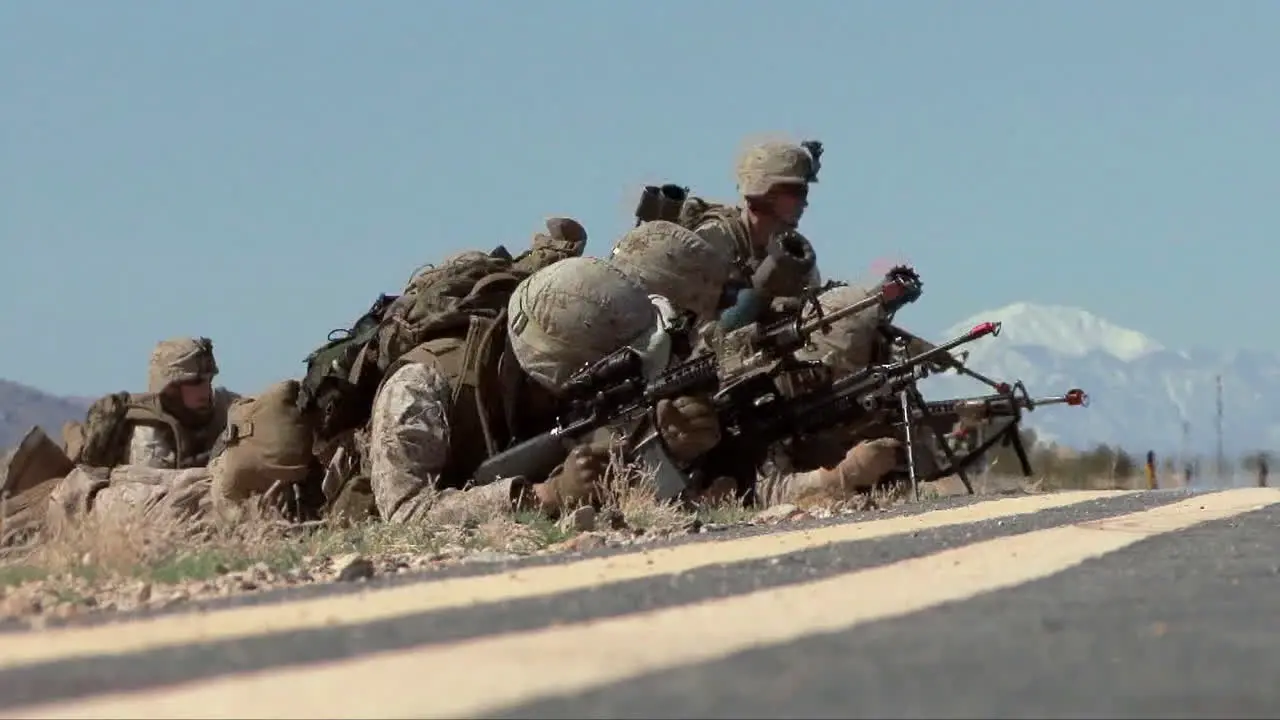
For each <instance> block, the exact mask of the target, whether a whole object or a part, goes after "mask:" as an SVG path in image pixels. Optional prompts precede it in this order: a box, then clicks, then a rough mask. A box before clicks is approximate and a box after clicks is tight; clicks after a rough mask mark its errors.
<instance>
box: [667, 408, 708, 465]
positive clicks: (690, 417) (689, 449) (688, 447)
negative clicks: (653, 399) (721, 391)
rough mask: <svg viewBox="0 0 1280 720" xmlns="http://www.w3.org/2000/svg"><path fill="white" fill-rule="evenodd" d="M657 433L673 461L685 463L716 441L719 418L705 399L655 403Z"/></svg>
mask: <svg viewBox="0 0 1280 720" xmlns="http://www.w3.org/2000/svg"><path fill="white" fill-rule="evenodd" d="M656 415H657V421H658V432H659V433H661V434H662V441H663V442H664V443H666V446H667V451H668V452H669V453H671V456H672V458H673V459H674V460H676V461H677V462H688V461H690V460H693V459H695V458H697V457H698V456H700V455H702V454H703V453H705V452H707V451H708V450H710V449H711V448H713V447H715V446H716V443H718V442H720V419H719V417H717V415H716V409H715V406H714V405H713V404H712V403H711V400H710V399H709V398H705V397H700V396H693V395H686V396H683V397H678V398H676V399H674V400H659V401H658V407H657V409H656Z"/></svg>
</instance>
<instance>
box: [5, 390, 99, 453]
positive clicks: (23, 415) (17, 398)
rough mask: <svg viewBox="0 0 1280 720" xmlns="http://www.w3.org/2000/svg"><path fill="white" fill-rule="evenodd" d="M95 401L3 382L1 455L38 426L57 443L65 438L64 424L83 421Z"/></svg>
mask: <svg viewBox="0 0 1280 720" xmlns="http://www.w3.org/2000/svg"><path fill="white" fill-rule="evenodd" d="M92 402H93V398H81V397H60V396H58V395H53V394H50V393H47V392H44V391H43V390H37V389H36V388H33V387H29V386H27V385H22V384H19V383H16V382H10V381H9V380H0V453H2V452H3V451H4V450H6V449H8V448H10V447H13V446H14V445H17V444H18V441H20V440H22V436H23V435H26V434H27V431H28V430H30V429H31V426H33V425H39V426H40V427H42V428H44V431H45V432H46V433H47V434H48V435H49V437H51V438H53V439H54V440H55V441H58V440H61V438H62V424H63V423H65V422H66V421H68V420H83V419H84V414H85V411H86V410H88V409H89V404H90V403H92Z"/></svg>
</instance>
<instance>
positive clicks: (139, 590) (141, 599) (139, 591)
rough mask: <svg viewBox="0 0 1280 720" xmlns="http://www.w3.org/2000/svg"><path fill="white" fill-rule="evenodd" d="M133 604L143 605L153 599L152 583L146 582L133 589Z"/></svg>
mask: <svg viewBox="0 0 1280 720" xmlns="http://www.w3.org/2000/svg"><path fill="white" fill-rule="evenodd" d="M130 599H131V600H133V604H135V605H142V604H143V603H145V602H147V601H148V600H150V599H151V583H149V582H144V583H142V584H141V585H139V586H138V587H136V588H134V590H133V597H132V598H130Z"/></svg>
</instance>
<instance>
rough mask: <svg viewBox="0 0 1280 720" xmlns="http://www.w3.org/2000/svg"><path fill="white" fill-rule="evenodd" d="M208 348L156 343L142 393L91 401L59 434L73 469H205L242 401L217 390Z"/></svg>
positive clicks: (177, 341) (197, 342)
mask: <svg viewBox="0 0 1280 720" xmlns="http://www.w3.org/2000/svg"><path fill="white" fill-rule="evenodd" d="M217 374H218V363H217V361H216V360H215V358H214V355H213V342H212V341H210V340H209V339H208V338H204V337H176V338H170V339H168V340H162V341H161V342H159V343H157V344H156V346H155V349H154V350H153V351H152V353H151V361H150V363H149V367H148V371H147V392H146V393H127V392H122V393H115V394H112V395H107V396H105V397H103V398H100V399H99V400H97V401H95V402H94V403H93V405H92V406H90V408H89V411H88V413H86V416H85V421H84V423H83V424H79V423H68V425H67V426H66V427H64V428H63V436H64V448H65V450H66V451H67V455H68V457H70V458H71V459H72V460H73V461H74V462H76V463H77V464H82V465H91V466H94V467H107V468H109V467H114V466H116V465H142V466H147V467H155V468H169V469H179V468H189V467H199V466H203V465H207V464H208V462H209V459H210V455H211V451H212V449H213V446H214V443H215V441H216V440H217V438H218V436H219V435H220V434H221V433H222V430H223V428H224V427H225V425H226V420H227V408H228V407H229V406H230V405H231V403H232V401H234V400H235V399H236V398H238V397H239V396H238V395H236V394H235V393H232V392H230V391H228V390H226V389H225V388H218V389H216V390H215V389H214V387H213V378H214V377H215V376H216V375H217Z"/></svg>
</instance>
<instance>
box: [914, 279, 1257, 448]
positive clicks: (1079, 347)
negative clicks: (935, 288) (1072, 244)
mask: <svg viewBox="0 0 1280 720" xmlns="http://www.w3.org/2000/svg"><path fill="white" fill-rule="evenodd" d="M985 321H998V322H1001V323H1002V328H1001V333H1000V335H999V337H996V338H985V339H982V340H978V341H976V342H974V343H971V344H970V345H968V346H966V347H967V349H968V350H969V352H970V354H969V359H968V361H967V365H968V366H969V367H971V368H973V369H974V370H977V371H980V372H982V373H984V374H986V375H989V376H993V377H995V378H997V379H1006V380H1010V381H1012V380H1016V379H1021V380H1022V381H1023V382H1024V383H1025V384H1026V385H1027V389H1028V390H1029V391H1030V392H1031V394H1032V395H1057V394H1060V393H1062V392H1065V391H1066V390H1068V389H1070V388H1073V387H1079V388H1082V389H1083V390H1085V391H1086V392H1088V393H1089V396H1090V407H1087V408H1070V407H1064V406H1056V407H1044V408H1040V409H1038V410H1036V411H1034V412H1033V413H1029V414H1028V415H1027V416H1026V424H1027V425H1028V426H1029V427H1033V428H1035V429H1036V430H1037V432H1038V433H1039V435H1040V436H1041V437H1044V438H1046V439H1051V440H1054V441H1057V442H1059V443H1062V444H1064V445H1070V446H1073V447H1078V448H1085V447H1091V446H1093V445H1096V444H1097V443H1108V444H1111V445H1116V444H1118V445H1120V446H1122V447H1124V448H1125V449H1127V450H1129V451H1131V452H1137V453H1145V452H1146V451H1147V450H1154V451H1156V452H1157V453H1158V454H1161V455H1164V456H1168V455H1170V454H1177V453H1181V452H1183V448H1184V442H1185V443H1186V451H1187V452H1190V453H1192V454H1202V455H1212V454H1213V453H1216V444H1217V428H1216V414H1217V387H1216V378H1217V376H1219V375H1221V377H1222V405H1223V419H1222V430H1223V433H1222V434H1223V451H1224V454H1226V455H1227V456H1228V457H1229V458H1236V457H1239V456H1241V455H1243V454H1246V453H1249V452H1253V451H1257V450H1269V449H1271V448H1277V447H1280V405H1277V404H1275V403H1274V402H1273V401H1274V399H1276V398H1280V355H1277V354H1275V353H1268V352H1261V351H1254V350H1233V351H1226V352H1214V351H1208V350H1175V349H1170V348H1166V347H1164V346H1163V345H1161V344H1160V343H1158V342H1156V341H1155V340H1152V339H1151V338H1149V337H1147V336H1145V335H1143V334H1142V333H1140V332H1138V331H1136V330H1131V329H1128V328H1123V327H1119V326H1117V325H1114V324H1112V323H1110V322H1108V321H1106V320H1104V319H1102V318H1099V317H1097V316H1096V315H1093V314H1092V313H1089V312H1087V311H1085V310H1080V309H1078V308H1069V307H1059V306H1045V305H1032V304H1029V303H1015V304H1013V305H1009V306H1007V307H1003V308H998V309H996V310H989V311H986V312H982V313H978V314H976V315H974V316H973V317H971V318H968V319H966V320H963V321H961V322H959V323H956V325H955V326H953V327H952V328H950V329H948V330H947V331H945V332H944V333H942V334H941V336H940V337H942V338H946V337H950V336H952V335H959V334H960V333H962V332H964V331H965V330H967V329H969V328H970V327H972V326H974V325H976V324H978V323H981V322H985ZM935 339H936V338H935ZM921 389H922V391H924V392H925V394H926V395H928V396H930V397H934V396H940V395H944V394H966V395H967V394H978V393H984V392H988V391H986V390H985V388H984V387H983V386H982V385H981V384H979V383H977V382H976V381H973V380H971V379H968V378H963V377H956V376H955V375H954V374H952V373H948V374H946V375H941V376H936V377H932V378H929V379H927V380H926V381H924V382H923V383H922V384H921ZM1184 421H1185V422H1186V423H1187V427H1186V430H1187V432H1186V434H1185V436H1184V425H1183V423H1184Z"/></svg>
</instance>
